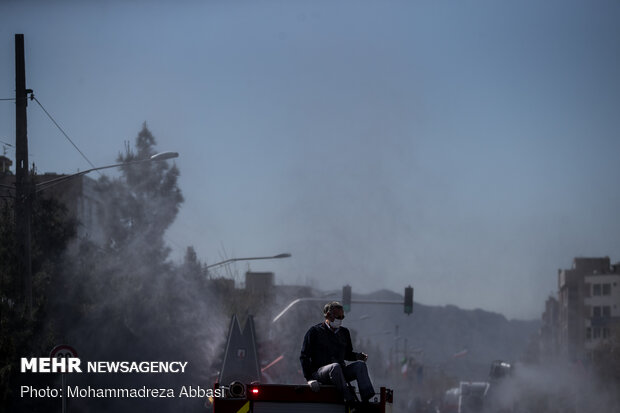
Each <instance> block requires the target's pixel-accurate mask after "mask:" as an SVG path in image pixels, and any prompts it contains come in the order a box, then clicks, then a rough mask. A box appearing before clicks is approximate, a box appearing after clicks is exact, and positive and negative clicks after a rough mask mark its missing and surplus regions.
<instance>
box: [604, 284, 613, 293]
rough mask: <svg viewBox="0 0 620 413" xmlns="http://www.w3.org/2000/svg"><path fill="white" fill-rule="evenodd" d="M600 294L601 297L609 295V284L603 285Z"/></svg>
mask: <svg viewBox="0 0 620 413" xmlns="http://www.w3.org/2000/svg"><path fill="white" fill-rule="evenodd" d="M602 294H603V295H611V284H603V287H602Z"/></svg>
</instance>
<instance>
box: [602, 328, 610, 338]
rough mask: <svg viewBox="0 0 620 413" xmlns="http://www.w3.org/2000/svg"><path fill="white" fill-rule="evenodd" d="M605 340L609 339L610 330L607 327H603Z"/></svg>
mask: <svg viewBox="0 0 620 413" xmlns="http://www.w3.org/2000/svg"><path fill="white" fill-rule="evenodd" d="M602 330H603V338H609V329H608V328H607V327H603V328H602Z"/></svg>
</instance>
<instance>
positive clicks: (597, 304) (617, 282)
mask: <svg viewBox="0 0 620 413" xmlns="http://www.w3.org/2000/svg"><path fill="white" fill-rule="evenodd" d="M585 285H586V291H587V293H588V294H587V296H586V297H585V300H584V304H585V310H586V318H585V334H586V335H585V345H584V346H585V350H586V352H587V353H591V352H592V351H594V350H595V349H596V348H597V347H598V346H600V344H601V342H602V341H603V340H606V339H609V338H610V337H611V335H612V332H613V331H614V330H615V329H617V328H619V326H620V273H619V271H618V268H617V266H612V267H611V268H610V271H609V272H607V273H602V274H591V275H586V277H585Z"/></svg>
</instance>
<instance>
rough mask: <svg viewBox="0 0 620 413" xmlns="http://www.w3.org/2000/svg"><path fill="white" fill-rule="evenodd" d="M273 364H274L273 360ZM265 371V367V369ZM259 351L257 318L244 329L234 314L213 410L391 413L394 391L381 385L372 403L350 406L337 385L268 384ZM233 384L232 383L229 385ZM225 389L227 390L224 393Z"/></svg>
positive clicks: (249, 320) (238, 412) (216, 412)
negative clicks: (255, 322) (257, 348)
mask: <svg viewBox="0 0 620 413" xmlns="http://www.w3.org/2000/svg"><path fill="white" fill-rule="evenodd" d="M271 364H273V363H271ZM262 370H265V368H263V369H262ZM263 373H264V372H263V371H261V369H260V363H259V360H258V353H257V351H256V337H255V329H254V321H253V318H252V317H251V316H248V318H247V321H246V323H245V328H243V330H242V329H241V327H240V324H239V322H238V320H237V317H236V315H234V316H233V317H232V320H231V324H230V328H229V333H228V340H227V342H226V351H225V354H224V360H223V362H222V368H221V371H220V374H219V378H218V380H217V383H215V385H214V390H220V391H217V392H216V391H214V394H220V395H221V394H223V397H214V398H212V400H211V403H212V408H213V413H292V412H295V413H354V412H355V413H362V412H364V413H366V412H368V413H391V411H392V403H393V392H392V390H391V389H387V388H385V387H381V389H380V391H379V393H378V394H376V395H375V397H373V398H372V399H371V400H370V401H369V402H368V403H364V404H360V405H358V406H357V408H356V407H355V406H349V405H346V404H345V403H344V401H343V397H342V394H340V393H339V392H338V391H337V390H336V387H335V386H325V385H321V386H320V389H319V391H318V392H313V391H312V389H311V388H310V386H308V385H307V384H304V385H294V384H265V383H262V382H261V378H264V374H263ZM227 383H230V384H227ZM221 389H223V390H224V392H223V393H222V392H221Z"/></svg>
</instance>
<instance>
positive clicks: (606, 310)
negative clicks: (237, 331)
mask: <svg viewBox="0 0 620 413" xmlns="http://www.w3.org/2000/svg"><path fill="white" fill-rule="evenodd" d="M603 317H611V307H610V306H608V305H604V306H603Z"/></svg>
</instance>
